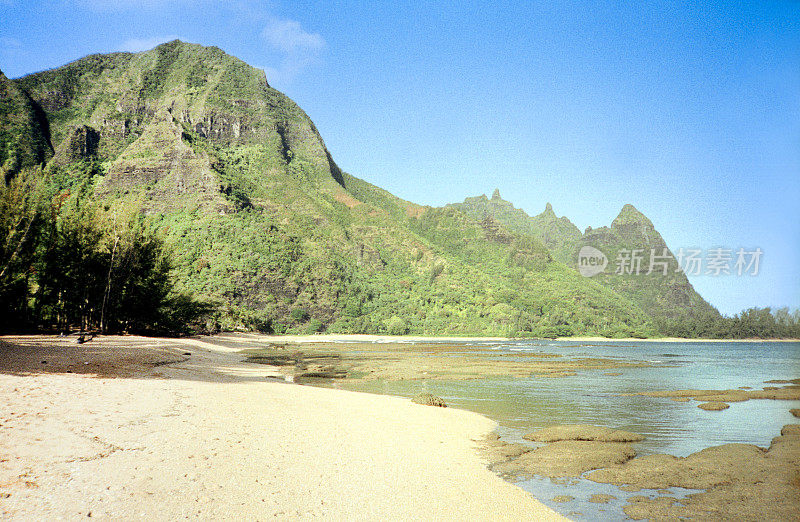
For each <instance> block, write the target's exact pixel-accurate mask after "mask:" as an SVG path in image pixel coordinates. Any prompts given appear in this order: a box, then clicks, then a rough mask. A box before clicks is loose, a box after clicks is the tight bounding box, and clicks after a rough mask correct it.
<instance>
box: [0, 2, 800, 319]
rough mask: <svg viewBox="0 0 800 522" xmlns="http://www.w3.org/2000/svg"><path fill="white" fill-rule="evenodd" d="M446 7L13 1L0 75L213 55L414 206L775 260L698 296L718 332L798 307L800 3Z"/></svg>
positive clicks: (346, 161)
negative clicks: (490, 202) (626, 226)
mask: <svg viewBox="0 0 800 522" xmlns="http://www.w3.org/2000/svg"><path fill="white" fill-rule="evenodd" d="M450 4H452V2H387V3H381V2H349V1H330V2H305V1H297V2H277V1H276V2H256V1H248V0H229V1H226V2H212V1H208V0H50V1H48V0H42V1H37V0H0V69H2V70H3V71H4V72H5V73H6V74H7V75H8V76H10V77H18V76H21V75H24V74H27V73H30V72H34V71H38V70H42V69H47V68H51V67H56V66H58V65H62V64H64V63H66V62H68V61H71V60H74V59H77V58H80V57H81V56H84V55H86V54H90V53H95V52H108V51H115V50H127V51H140V50H145V49H149V48H151V47H153V46H154V45H156V44H158V43H160V42H163V41H167V40H170V39H173V38H175V37H178V38H181V39H183V40H185V41H190V42H195V43H201V44H205V45H216V46H219V47H221V48H222V49H224V50H225V51H227V52H228V53H230V54H233V55H235V56H238V57H239V58H241V59H243V60H245V61H246V62H248V63H250V64H251V65H254V66H257V67H260V68H263V69H265V70H266V71H267V76H268V78H269V81H270V83H271V84H272V85H273V86H274V87H276V88H278V89H280V90H282V91H284V92H285V93H287V94H288V95H289V96H290V97H292V98H293V99H294V100H295V101H297V102H298V103H299V105H300V106H301V107H303V109H305V111H306V112H307V113H308V114H309V116H311V118H312V119H313V120H314V122H315V123H316V124H317V127H318V128H319V130H320V132H321V134H322V136H323V138H324V139H325V141H326V143H327V145H328V148H329V149H330V150H331V153H332V154H333V156H334V158H335V159H336V161H337V163H338V164H339V165H340V166H341V167H342V168H343V169H345V170H346V171H348V172H350V173H351V174H353V175H356V176H359V177H361V178H364V179H366V180H368V181H370V182H372V183H374V184H376V185H379V186H381V187H383V188H386V189H388V190H389V191H391V192H393V193H394V194H396V195H398V196H400V197H403V198H405V199H408V200H411V201H414V202H417V203H422V204H429V205H442V204H445V203H448V202H453V201H460V200H462V199H463V198H464V197H466V196H473V195H478V194H481V193H487V194H489V193H491V191H492V190H493V189H494V188H495V187H497V188H499V189H500V192H501V194H502V195H503V197H504V198H506V199H508V200H510V201H512V202H514V204H515V205H516V206H517V207H521V208H523V209H525V210H526V211H528V212H529V213H531V214H536V213H539V212H541V210H543V209H544V206H545V203H546V202H551V203H552V204H553V207H554V208H555V211H556V213H557V214H559V215H562V214H566V215H567V216H569V218H570V219H571V220H572V221H573V222H574V223H576V224H577V225H578V227H579V228H581V229H584V228H585V227H587V226H589V225H591V226H593V227H598V226H602V225H607V224H610V222H611V221H612V220H613V219H614V217H615V216H616V215H617V213H618V212H619V210H620V209H621V208H622V206H623V205H624V204H625V203H632V204H633V205H634V206H636V207H637V208H638V209H639V210H641V211H642V212H644V213H645V214H646V215H647V216H648V217H650V219H651V220H652V221H653V222H654V224H655V225H656V228H657V229H658V230H659V231H660V232H661V233H662V235H663V236H664V237H665V239H666V240H667V243H668V244H669V246H670V247H671V248H673V250H677V249H678V248H679V247H684V248H702V249H704V250H708V249H711V248H716V247H725V248H731V249H738V248H739V247H745V248H746V249H754V248H756V247H760V248H761V249H762V250H763V251H764V256H763V258H762V262H761V267H760V273H759V274H758V276H756V277H752V276H750V277H738V276H727V277H710V276H699V277H692V278H691V280H692V283H693V284H694V285H695V287H696V288H697V289H698V291H699V292H700V293H701V294H702V295H703V296H704V297H705V298H706V299H708V300H709V301H710V302H711V303H712V304H714V305H715V306H717V307H718V308H719V309H720V310H721V311H722V312H724V313H728V314H730V313H735V312H738V311H739V310H741V309H743V308H746V307H749V306H784V305H788V306H792V307H797V306H800V277H799V276H798V269H800V204H798V201H800V2H793V1H780V2H769V1H761V0H759V1H751V2H719V3H711V2H686V3H676V2H664V3H651V2H624V3H622V2H621V3H608V4H606V3H602V2H589V1H587V2H556V1H545V2H538V1H530V2H519V3H516V2H495V3H492V4H491V5H489V4H488V3H485V2H468V1H463V2H456V4H458V5H456V6H453V5H450ZM642 4H646V5H642Z"/></svg>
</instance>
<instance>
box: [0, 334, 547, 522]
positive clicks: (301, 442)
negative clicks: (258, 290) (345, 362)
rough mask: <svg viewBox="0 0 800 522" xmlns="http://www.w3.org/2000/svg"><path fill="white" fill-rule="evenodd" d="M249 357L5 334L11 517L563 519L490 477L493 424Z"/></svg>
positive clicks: (187, 343) (154, 343)
mask: <svg viewBox="0 0 800 522" xmlns="http://www.w3.org/2000/svg"><path fill="white" fill-rule="evenodd" d="M233 344H235V343H233ZM209 345H212V346H209ZM235 349H236V348H235V347H230V346H226V345H225V343H224V342H216V341H214V342H212V343H209V342H208V340H207V339H206V340H204V339H184V340H163V339H148V338H139V337H103V338H97V339H94V340H93V341H91V342H89V343H86V344H83V345H77V344H75V343H74V338H55V337H40V336H37V337H15V338H9V337H4V338H0V393H1V394H2V396H3V398H4V400H3V406H2V409H0V448H2V449H0V513H2V516H3V518H11V519H19V520H43V519H57V518H68V519H74V518H85V517H88V516H91V517H98V516H101V517H102V516H105V517H113V518H123V519H132V518H160V519H176V518H202V519H264V518H272V517H278V518H324V519H399V518H401V517H402V518H413V519H430V518H437V519H448V520H498V519H505V520H519V519H536V520H549V519H552V520H558V519H562V517H560V516H558V515H557V514H555V513H554V512H552V511H551V510H549V509H548V508H547V507H545V506H544V505H542V504H541V503H539V502H537V501H536V500H535V499H534V498H533V497H531V496H530V495H529V494H527V493H525V492H523V491H522V490H521V489H519V488H517V487H515V486H513V485H512V484H510V483H508V482H506V481H504V480H502V479H501V478H500V477H498V476H497V475H495V474H494V473H492V472H491V471H489V470H488V469H487V467H486V461H485V460H484V459H482V458H481V457H480V456H479V454H478V453H477V451H476V446H477V445H478V441H481V440H483V438H484V437H485V436H486V435H487V434H489V433H490V432H492V430H493V429H494V428H495V426H496V425H495V423H493V422H492V421H490V420H489V419H487V418H485V417H483V416H480V415H477V414H474V413H470V412H466V411H462V410H457V409H453V408H436V407H430V406H421V405H417V404H413V403H412V402H411V401H409V400H406V399H401V398H396V397H387V396H376V395H368V394H359V393H353V392H347V391H341V390H332V389H320V388H313V387H305V386H297V385H293V384H289V383H286V382H285V376H284V373H283V372H282V371H281V368H279V367H277V366H269V365H254V364H248V363H245V362H242V357H241V355H238V354H236V353H233V352H235Z"/></svg>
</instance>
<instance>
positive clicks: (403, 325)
mask: <svg viewBox="0 0 800 522" xmlns="http://www.w3.org/2000/svg"><path fill="white" fill-rule="evenodd" d="M13 83H14V85H15V86H16V87H17V88H18V89H19V90H21V91H22V92H24V93H26V95H27V96H29V97H30V99H31V100H32V101H33V102H34V103H35V104H38V106H40V107H41V108H42V111H43V112H44V114H45V116H46V118H47V122H48V124H49V127H50V129H51V134H50V135H51V141H52V143H53V145H54V150H55V152H54V156H53V159H52V160H49V157H48V159H46V160H43V161H42V162H41V163H40V164H42V163H43V164H44V171H43V172H42V174H41V175H40V176H42V179H43V180H44V183H45V184H47V185H48V186H49V190H50V191H51V192H52V193H56V194H60V196H59V198H62V199H63V198H67V199H69V198H78V197H87V198H89V200H90V201H93V202H95V203H93V204H96V205H99V206H100V208H101V211H100V213H101V214H103V215H108V216H113V215H116V214H115V213H118V212H119V211H120V209H124V208H128V207H130V208H139V209H140V212H141V213H143V214H145V215H147V216H148V220H149V222H150V223H151V225H152V226H153V227H154V228H155V229H156V230H158V233H159V234H160V235H161V236H162V237H163V238H164V241H165V243H166V244H167V245H169V246H170V248H171V250H172V254H171V262H172V265H173V270H172V274H173V277H174V279H175V281H176V285H177V287H178V288H179V289H180V290H181V291H184V292H188V293H190V294H192V295H197V296H201V297H202V298H204V299H207V300H209V301H210V302H213V303H215V309H216V312H215V314H214V316H213V317H212V319H210V323H209V324H210V326H209V328H210V329H214V328H224V329H260V330H263V331H271V332H286V331H291V332H315V331H329V332H348V333H396V334H403V333H416V334H447V335H453V334H456V335H458V334H460V335H467V334H470V335H476V334H477V335H527V336H540V337H542V336H544V337H552V336H556V335H572V334H595V335H606V336H620V335H622V336H631V335H635V336H649V335H654V334H655V332H656V331H657V329H656V328H657V327H656V319H657V317H655V316H654V312H653V310H656V308H652V309H651V310H650V311H648V310H645V308H643V306H642V303H645V304H646V301H643V300H641V299H639V300H636V299H633V298H632V297H631V295H628V294H626V293H625V292H626V289H625V288H624V285H617V286H619V288H615V286H614V285H615V284H616V283H615V282H614V281H611V282H610V283H608V282H603V281H601V280H600V279H595V278H592V279H589V278H584V277H582V276H581V275H580V274H578V273H577V272H576V270H575V269H574V267H573V266H571V265H570V264H569V259H570V257H569V255H570V254H569V253H570V249H571V248H573V246H574V245H573V243H570V241H576V240H577V238H579V237H583V235H582V234H581V233H580V231H579V230H578V229H577V227H575V225H574V224H572V223H571V222H570V221H569V219H567V218H566V217H564V216H562V217H561V218H558V217H557V216H556V215H555V213H554V212H553V209H552V206H551V205H549V204H548V205H547V206H546V208H545V211H544V212H543V213H542V214H540V215H538V216H534V217H533V218H531V217H530V216H527V214H525V213H524V211H521V210H520V209H516V208H515V207H514V206H513V204H511V203H510V202H506V201H505V200H503V199H502V198H501V197H500V194H499V191H495V193H494V194H493V195H492V199H491V200H490V199H489V198H486V196H483V197H482V198H477V199H479V200H480V204H482V205H484V206H486V205H494V206H493V207H492V208H494V207H497V208H502V209H504V212H505V214H502V213H501V214H502V215H491V216H489V215H485V213H484V214H481V215H479V216H478V215H474V214H471V213H470V212H468V211H465V210H464V209H461V208H458V207H457V205H459V204H456V205H448V206H446V207H439V208H436V207H428V206H421V205H417V204H414V203H411V202H408V201H404V200H402V199H400V198H397V197H396V196H393V195H392V194H390V193H388V192H386V191H385V190H383V189H380V188H379V187H376V186H374V185H371V184H370V183H368V182H366V181H364V180H361V179H359V178H357V177H355V176H352V175H350V174H348V173H345V172H342V171H341V170H340V169H339V167H338V166H337V165H336V163H335V161H334V160H333V158H332V156H331V154H330V152H329V151H328V149H327V148H326V146H325V144H324V141H323V140H322V137H321V136H320V135H319V132H318V131H317V129H316V127H315V126H314V124H313V122H312V121H311V119H310V118H309V117H308V115H307V114H305V112H304V111H303V110H302V109H301V108H300V107H298V106H297V105H296V104H295V103H294V102H293V101H292V100H290V99H289V98H288V97H287V96H285V95H284V94H283V93H280V92H278V91H276V90H274V89H272V88H271V87H270V86H269V83H268V81H267V79H266V77H265V76H264V73H263V71H260V70H258V69H255V68H252V67H250V66H249V65H247V64H245V63H244V62H242V61H241V60H238V59H237V58H235V57H232V56H230V55H227V54H226V53H224V52H223V51H221V50H220V49H218V48H210V47H203V46H200V45H197V44H186V43H183V42H180V41H172V42H168V43H166V44H162V45H160V46H158V47H156V48H154V49H152V50H150V51H145V52H142V53H113V54H109V55H90V56H88V57H86V58H83V59H80V60H76V61H74V62H71V63H70V64H67V65H65V66H63V67H60V68H57V69H53V70H50V71H44V72H41V73H35V74H33V75H28V76H25V77H22V78H19V79H16V80H13ZM48 160H49V161H48ZM81 187H83V188H81ZM79 188H80V190H77V189H79ZM80 194H87V195H84V196H80ZM487 208H488V207H487ZM504 215H507V216H514V217H515V219H505V218H503V216H504ZM104 219H111V218H110V217H107V218H104ZM531 220H532V221H531ZM623 221H624V220H623ZM617 225H618V226H617V227H616V229H615V228H614V226H613V223H612V227H611V228H610V229H608V230H609V231H610V232H609V234H612V235H614V234H616V235H617V236H619V235H620V234H621V236H620V237H623V239H625V238H627V236H628V235H631V234H634V235H635V233H638V232H637V231H636V230H628V229H626V228H625V227H626V226H628V224H627V222H619V223H617ZM651 225H652V224H651ZM524 227H528V231H527V232H526V230H525V229H524ZM536 227H538V229H537V230H540V231H541V233H540V234H539V235H538V236H537V234H533V233H530V230H534V229H536ZM599 234H600V235H599V236H598V237H601V238H602V237H605V236H603V234H606V232H605V230H603V232H602V233H599ZM606 235H608V234H606ZM609 237H611V236H609ZM614 237H616V236H614ZM631 237H633V236H631ZM648 237H649V236H648ZM659 237H660V236H659ZM633 239H636V238H635V237H633ZM652 239H655V236H653V238H652ZM562 260H563V261H562ZM565 261H566V262H565ZM687 283H688V282H687ZM698 297H699V296H698ZM700 299H701V301H702V298H700ZM670 303H671V301H670ZM702 303H704V301H702ZM696 304H697V303H695V305H696ZM677 306H679V307H684V308H687V309H688V308H690V307H691V306H694V305H693V304H692V303H691V302H689V301H687V302H686V303H678V304H677ZM658 313H661V312H658ZM687 313H689V312H687Z"/></svg>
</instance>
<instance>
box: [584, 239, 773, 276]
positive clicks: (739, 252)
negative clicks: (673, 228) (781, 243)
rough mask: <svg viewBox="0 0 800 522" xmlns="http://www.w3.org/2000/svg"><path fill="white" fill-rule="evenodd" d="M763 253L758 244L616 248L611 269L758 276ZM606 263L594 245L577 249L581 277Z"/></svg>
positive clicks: (638, 272)
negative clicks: (710, 246)
mask: <svg viewBox="0 0 800 522" xmlns="http://www.w3.org/2000/svg"><path fill="white" fill-rule="evenodd" d="M648 254H649V255H648ZM763 254H764V251H763V250H761V249H760V248H754V249H744V248H739V249H736V250H734V249H732V248H712V249H709V250H706V251H704V250H703V249H701V248H688V249H683V248H681V249H679V250H678V251H677V252H676V253H675V255H672V253H671V252H670V251H669V250H668V249H666V248H661V249H655V248H650V249H644V248H635V249H627V248H622V249H620V250H618V251H617V257H616V259H614V267H613V272H612V273H614V274H617V275H650V274H653V273H657V274H660V275H667V274H668V273H670V272H674V273H678V272H683V273H684V274H686V275H687V276H700V275H706V276H729V275H737V276H743V275H749V276H757V275H758V273H759V270H760V267H761V258H762V256H763ZM607 265H608V258H607V257H606V255H605V254H604V253H603V252H601V251H600V250H598V249H596V248H594V247H591V246H584V247H582V248H581V249H580V251H579V252H578V272H580V274H581V275H582V276H584V277H592V276H595V275H597V274H599V273H601V272H604V271H605V269H606V266H607Z"/></svg>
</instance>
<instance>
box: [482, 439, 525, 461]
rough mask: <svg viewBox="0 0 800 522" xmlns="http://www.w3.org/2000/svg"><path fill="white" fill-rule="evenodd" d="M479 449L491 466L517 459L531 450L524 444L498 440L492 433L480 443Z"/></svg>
mask: <svg viewBox="0 0 800 522" xmlns="http://www.w3.org/2000/svg"><path fill="white" fill-rule="evenodd" d="M480 448H481V450H482V453H483V455H484V456H485V457H486V458H487V460H488V461H489V462H490V463H492V464H496V463H498V462H505V461H507V460H509V459H512V458H515V457H519V456H520V455H522V454H523V453H527V452H529V451H531V450H532V449H533V448H531V447H530V446H525V445H524V444H515V443H511V442H504V441H502V440H500V437H499V436H498V435H497V434H496V433H492V434H491V435H489V436H488V437H486V440H485V441H483V442H481V444H480Z"/></svg>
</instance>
